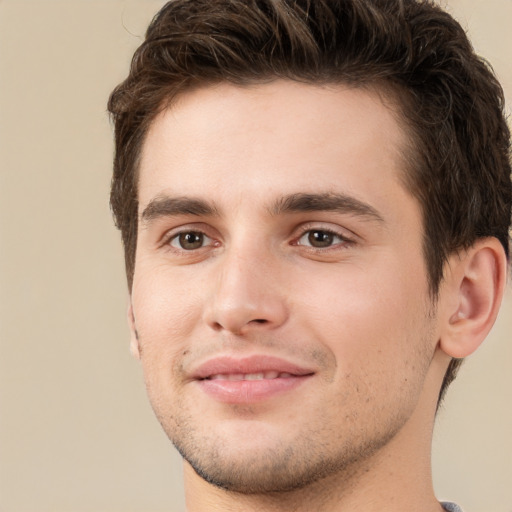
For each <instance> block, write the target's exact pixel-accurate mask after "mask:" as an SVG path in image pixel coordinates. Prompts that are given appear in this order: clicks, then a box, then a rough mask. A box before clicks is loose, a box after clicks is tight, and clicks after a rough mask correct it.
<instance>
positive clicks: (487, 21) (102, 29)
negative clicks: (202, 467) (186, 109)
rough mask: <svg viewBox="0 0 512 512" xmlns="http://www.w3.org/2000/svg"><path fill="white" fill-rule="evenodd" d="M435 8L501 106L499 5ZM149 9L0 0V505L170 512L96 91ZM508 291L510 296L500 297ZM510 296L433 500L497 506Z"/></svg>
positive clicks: (471, 380)
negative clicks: (460, 33) (483, 72)
mask: <svg viewBox="0 0 512 512" xmlns="http://www.w3.org/2000/svg"><path fill="white" fill-rule="evenodd" d="M446 4H447V5H448V6H449V7H448V8H449V10H450V11H452V12H453V13H454V14H455V15H456V17H457V18H458V19H459V20H460V21H461V22H462V24H463V25H464V26H466V27H467V28H468V29H469V31H470V33H471V34H472V39H473V42H474V44H475V47H476V48H477V50H478V51H479V52H480V53H482V54H483V55H485V56H486V57H487V58H488V59H489V60H490V61H491V62H492V63H493V65H494V67H495V69H496V71H497V73H498V75H499V76H500V78H501V79H502V82H503V85H504V87H505V90H506V91H507V95H508V98H509V100H508V101H509V111H510V102H511V101H512V63H511V51H512V30H511V26H512V1H511V0H491V1H485V2H484V1H476V0H473V1H471V0H453V1H449V2H446ZM161 5H163V2H162V1H156V0H139V1H135V0H33V1H28V0H0V511H3V512H161V511H171V512H177V511H180V510H182V509H183V498H182V490H181V487H182V480H181V467H180V459H179V457H178V456H177V455H176V453H175V452H174V449H173V448H172V447H171V446H170V443H169V441H168V440H167V438H166V437H165V435H164V434H163V432H162V431H161V429H160V426H159V425H158V423H157V421H156V419H155V418H154V417H153V414H152V411H151V409H150V406H149V405H148V403H147V399H146V396H145V390H144V386H143V382H142V377H141V371H140V368H139V366H138V363H137V362H136V361H135V360H133V359H132V358H131V356H130V355H129V351H128V330H127V327H126V320H125V316H126V314H125V310H126V304H127V297H126V285H125V280H124V273H123V256H122V250H121V245H120V240H119V236H118V233H117V232H116V230H115V229H114V227H113V225H112V220H111V215H110V212H109V207H108V190H109V184H110V173H111V157H112V133H111V127H110V125H109V121H108V118H107V115H106V101H107V97H108V94H109V92H110V91H111V89H112V88H113V87H114V86H115V85H116V84H117V83H118V82H119V81H120V80H121V79H122V78H123V77H124V76H125V74H126V72H127V69H128V64H129V61H130V58H131V55H132V53H133V50H134V49H135V48H136V47H137V46H138V45H139V44H140V42H141V41H142V36H143V33H144V30H145V27H146V26H147V23H148V22H149V20H150V19H151V16H152V15H153V14H154V13H155V12H156V10H157V9H158V8H159V7H160V6H161ZM509 288H510V287H509ZM511 333H512V295H511V293H510V290H509V292H508V296H507V299H506V302H505V304H504V306H503V309H502V313H501V316H500V319H499V321H498V323H497V325H496V327H495V329H494V331H493V333H492V334H491V336H489V338H488V340H487V341H486V343H485V345H484V346H483V347H482V348H481V349H480V350H479V352H478V353H477V354H475V355H474V356H472V357H471V358H470V359H469V360H468V361H467V362H466V364H465V366H464V367H463V370H462V371H461V374H460V377H459V378H458V379H457V381H456V382H455V383H454V384H453V387H452V389H451V391H450V392H449V394H448V398H447V400H446V402H445V406H444V407H443V410H442V411H441V412H440V414H439V418H438V424H437V427H436V430H435V440H434V473H435V485H436V489H437V492H438V496H439V498H444V499H452V500H454V501H458V502H459V503H460V504H461V505H462V506H463V507H464V508H465V510H466V512H485V511H488V510H492V511H493V512H512V440H511V439H512V435H511V434H512V411H511V409H512V391H511V390H512V372H511V371H510V366H511V362H512V344H511V343H510V341H511V340H510V338H511Z"/></svg>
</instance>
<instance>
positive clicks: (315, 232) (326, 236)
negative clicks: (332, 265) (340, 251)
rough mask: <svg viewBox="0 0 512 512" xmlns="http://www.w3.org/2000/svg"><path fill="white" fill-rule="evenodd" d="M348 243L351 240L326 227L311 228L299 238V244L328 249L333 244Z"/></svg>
mask: <svg viewBox="0 0 512 512" xmlns="http://www.w3.org/2000/svg"><path fill="white" fill-rule="evenodd" d="M346 243H350V242H349V240H347V239H346V238H344V237H343V236H341V235H338V234H337V233H334V232H333V231H328V230H326V229H310V230H308V231H306V232H305V233H304V234H303V235H302V236H301V237H300V238H299V240H298V245H305V246H307V247H313V248H315V249H327V248H328V247H331V246H333V245H344V244H346Z"/></svg>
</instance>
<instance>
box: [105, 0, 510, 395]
mask: <svg viewBox="0 0 512 512" xmlns="http://www.w3.org/2000/svg"><path fill="white" fill-rule="evenodd" d="M278 78H284V79H288V80H297V81H301V82H306V83H329V84H336V83H344V84H349V85H353V86H354V87H357V86H363V85H375V86H376V87H379V86H380V87H381V88H383V89H382V90H384V91H385V90H388V91H395V94H394V95H393V96H394V97H395V98H396V97H399V102H398V110H399V113H400V115H401V117H402V119H403V121H404V123H405V126H406V129H407V130H408V131H409V132H410V134H411V137H410V139H411V148H412V151H411V152H410V155H409V158H408V162H409V163H410V165H409V167H410V169H409V170H408V173H407V176H406V177H405V182H406V186H407V187H408V189H409V190H410V191H411V193H412V194H413V195H414V196H415V197H416V198H417V199H418V200H419V202H420V205H421V208H422V214H423V221H424V226H425V232H424V254H425V261H426V265H427V270H428V278H429V283H430V289H431V292H432V295H433V297H436V296H437V292H438V289H439V285H440V283H441V280H442V277H443V267H444V263H445V262H446V259H447V257H448V256H449V255H450V254H451V253H453V252H455V251H457V250H461V249H464V248H468V247H470V246H471V245H472V244H473V243H474V242H475V241H476V240H477V239H478V238H480V237H487V236H492V237H496V238H498V239H499V240H500V242H501V243H502V245H503V247H504V249H505V252H506V254H507V256H508V255H509V228H510V220H511V203H512V185H511V180H510V173H511V171H510V133H509V130H508V127H507V123H506V120H505V117H504V114H503V106H504V97H503V91H502V89H501V87H500V85H499V83H498V81H497V80H496V78H495V76H494V74H493V73H492V71H491V69H490V67H489V66H488V65H487V64H486V63H485V61H483V60H482V59H481V58H479V57H478V56H477V55H476V54H475V53H474V51H473V49H472V47H471V44H470V42H469V41H468V38H467V36H466V34H465V32H464V30H463V29H462V28H461V26H460V25H459V24H458V23H457V22H456V21H455V20H454V19H453V18H452V17H451V16H450V15H449V14H447V13H446V12H444V11H443V10H441V9H440V8H439V7H438V6H437V5H436V4H435V3H434V2H431V1H427V0H425V1H415V0H173V1H171V2H168V3H167V4H166V5H165V6H164V7H163V8H162V9H161V10H160V12H159V13H158V14H157V15H156V16H155V18H154V19H153V21H152V22H151V24H150V26H149V28H148V30H147V34H146V39H145V41H144V42H143V43H142V45H141V46H140V47H139V48H138V50H137V51H136V52H135V55H134V57H133V61H132V65H131V69H130V73H129V75H128V77H127V78H126V80H125V81H124V82H122V83H121V84H120V85H119V86H118V87H116V89H115V90H114V91H113V93H112V95H111V96H110V99H109V103H108V108H109V111H110V113H111V115H112V118H113V120H114V124H115V139H116V141H115V157H114V175H113V181H112V191H111V206H112V209H113V212H114V217H115V221H116V225H117V226H118V227H119V229H120V230H121V233H122V237H123V243H124V249H125V260H126V272H127V277H128V284H129V286H130V288H131V284H132V280H133V273H134V267H135V250H136V244H137V222H138V221H137V215H138V201H137V168H138V163H139V157H140V154H141V148H142V145H143V142H144V138H145V134H146V133H147V130H148V127H149V125H150V124H151V122H152V120H153V119H154V118H155V116H156V115H157V114H158V112H160V110H161V109H162V108H165V107H166V106H168V105H169V103H170V102H171V100H172V99H173V98H174V97H175V96H176V95H177V94H179V93H181V92H183V91H186V90H189V89H191V88H192V87H195V86H198V85H207V84H210V83H218V82H221V81H225V82H231V83H234V84H239V85H244V84H251V83H258V82H265V81H270V80H274V79H278ZM459 363H460V361H458V360H453V361H452V363H451V365H450V368H449V369H448V372H447V374H446V376H445V382H444V383H443V390H444V389H445V388H446V386H447V385H448V384H449V382H450V381H451V380H452V379H453V378H454V376H455V373H456V370H457V368H458V365H459Z"/></svg>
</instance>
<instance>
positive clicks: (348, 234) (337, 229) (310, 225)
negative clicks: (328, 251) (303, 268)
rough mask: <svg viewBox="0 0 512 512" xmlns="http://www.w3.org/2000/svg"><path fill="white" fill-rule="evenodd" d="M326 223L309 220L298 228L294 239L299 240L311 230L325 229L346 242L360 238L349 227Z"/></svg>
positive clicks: (353, 241)
mask: <svg viewBox="0 0 512 512" xmlns="http://www.w3.org/2000/svg"><path fill="white" fill-rule="evenodd" d="M326 224H327V223H324V222H307V223H306V224H301V225H300V226H299V228H297V230H296V232H297V235H294V237H293V239H294V241H295V242H297V241H298V240H300V239H301V238H302V237H303V236H304V235H305V234H306V233H308V232H309V231H325V232H326V233H330V234H333V235H335V236H337V237H339V238H341V239H342V240H343V241H345V242H346V243H356V242H357V240H358V239H359V237H358V236H357V235H356V234H355V233H354V232H352V231H350V230H349V229H347V228H343V227H341V226H333V225H332V224H328V225H326ZM297 245H298V244H297ZM334 245H336V244H334ZM324 250H325V249H324Z"/></svg>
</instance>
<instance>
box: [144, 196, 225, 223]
mask: <svg viewBox="0 0 512 512" xmlns="http://www.w3.org/2000/svg"><path fill="white" fill-rule="evenodd" d="M177 215H197V216H211V217H216V216H218V215H219V212H218V211H217V209H216V208H215V206H214V205H213V204H211V203H209V202H207V201H204V200H202V199H196V198H193V197H169V196H157V197H155V198H154V199H152V200H151V201H150V202H149V203H148V205H147V206H146V208H144V211H143V212H142V214H141V216H140V218H141V221H142V223H143V224H147V223H149V222H150V221H152V220H155V219H158V218H161V217H173V216H177Z"/></svg>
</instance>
